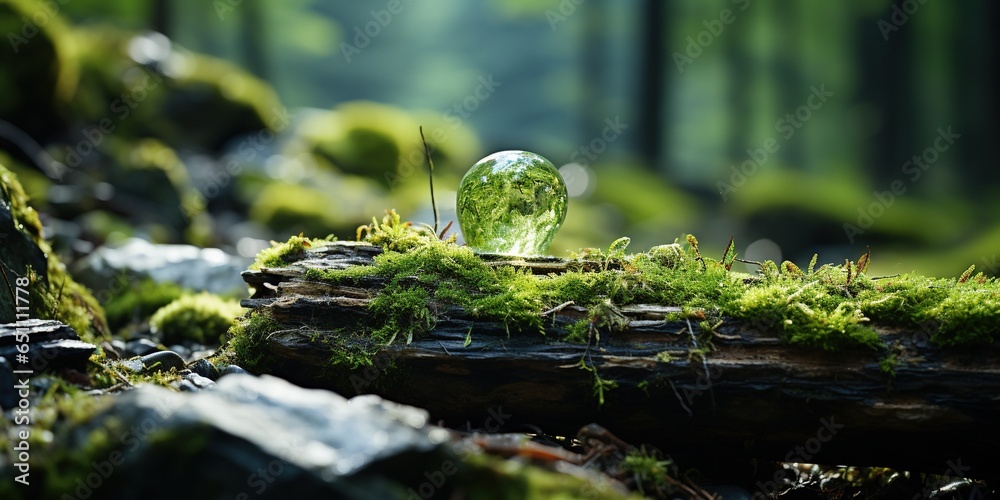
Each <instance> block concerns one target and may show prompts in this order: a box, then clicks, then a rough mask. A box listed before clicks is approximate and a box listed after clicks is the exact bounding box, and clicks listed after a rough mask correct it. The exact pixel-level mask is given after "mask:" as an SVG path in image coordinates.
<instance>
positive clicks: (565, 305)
mask: <svg viewBox="0 0 1000 500" xmlns="http://www.w3.org/2000/svg"><path fill="white" fill-rule="evenodd" d="M574 304H575V302H573V301H572V300H569V301H566V302H563V303H562V304H559V305H558V306H555V307H553V308H552V309H549V310H548V311H545V312H543V313H542V314H541V315H542V316H548V315H550V314H552V313H557V312H559V311H562V310H563V309H565V308H567V307H569V306H571V305H574Z"/></svg>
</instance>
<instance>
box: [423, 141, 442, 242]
mask: <svg viewBox="0 0 1000 500" xmlns="http://www.w3.org/2000/svg"><path fill="white" fill-rule="evenodd" d="M420 141H421V142H423V143H424V156H426V157H427V169H428V177H429V178H430V182H431V208H432V209H433V210H434V234H437V233H438V225H439V224H440V223H441V220H440V219H438V207H437V202H436V201H434V161H433V160H431V149H430V148H429V147H428V146H427V139H424V127H423V126H421V127H420Z"/></svg>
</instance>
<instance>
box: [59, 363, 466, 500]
mask: <svg viewBox="0 0 1000 500" xmlns="http://www.w3.org/2000/svg"><path fill="white" fill-rule="evenodd" d="M185 382H188V381H186V380H185V381H182V383H181V387H186V384H184V383H185ZM191 385H192V386H193V385H194V384H191ZM181 390H182V391H189V390H190V388H187V389H181ZM112 423H118V424H119V425H120V427H119V428H121V429H139V431H136V433H135V434H134V435H130V438H132V441H130V446H129V447H128V448H125V449H126V450H128V451H127V454H126V460H125V462H124V463H123V464H122V465H121V466H119V468H118V469H116V470H115V473H114V474H113V475H111V476H109V478H108V479H107V480H106V481H105V482H104V483H103V484H102V485H101V491H100V496H101V497H102V498H147V499H167V498H170V499H174V498H221V497H226V498H238V497H240V495H239V494H240V493H241V492H243V493H246V494H247V496H246V497H247V498H255V499H281V498H319V497H326V498H346V499H368V498H401V495H405V494H406V493H405V492H407V491H408V489H410V488H417V487H419V485H420V484H421V483H422V482H425V481H427V479H426V478H425V477H424V476H423V474H424V473H425V472H428V471H431V472H433V471H439V470H440V468H441V464H443V463H445V462H446V461H451V463H453V464H460V463H461V459H460V458H459V457H458V456H457V454H456V453H455V452H454V451H453V449H452V447H451V446H449V445H448V444H446V441H447V440H448V438H449V435H448V432H447V431H445V430H443V429H440V428H436V427H434V426H431V425H429V424H428V414H427V412H426V411H424V410H420V409H417V408H413V407H409V406H403V405H399V404H395V403H391V402H388V401H384V400H382V399H380V398H378V397H376V396H371V395H366V396H358V397H355V398H353V399H350V400H347V399H345V398H343V397H341V396H339V395H337V394H335V393H332V392H329V391H323V390H314V389H303V388H300V387H297V386H294V385H292V384H290V383H289V382H286V381H284V380H282V379H279V378H275V377H270V376H263V377H260V378H257V377H253V376H249V375H234V376H231V377H225V378H224V379H223V380H221V381H220V382H219V383H218V384H217V385H216V387H215V388H214V389H212V390H201V391H196V392H194V393H186V392H184V393H182V392H173V391H170V390H169V389H164V388H162V387H157V386H154V385H152V384H147V385H143V386H140V387H138V388H136V389H134V390H132V391H128V392H127V393H125V394H123V395H121V396H120V397H119V398H118V399H117V400H116V401H115V403H114V404H113V405H112V406H111V407H110V408H109V409H107V410H106V411H105V412H104V413H102V414H100V415H98V416H96V417H95V418H94V419H93V420H92V421H91V423H90V424H88V426H89V427H90V428H92V429H93V428H95V427H98V428H99V427H103V426H105V425H111V424H112ZM142 429H155V435H156V437H157V439H148V437H147V436H148V435H149V434H150V433H144V432H143V431H142ZM87 435H88V433H87V432H74V433H73V434H72V436H74V438H71V439H70V442H66V443H65V444H64V446H66V447H67V449H74V448H73V447H74V446H78V445H80V444H82V442H83V440H85V439H86V436H87ZM73 439H76V440H79V441H81V442H80V443H75V442H72V440H73ZM133 442H134V444H131V443H133ZM149 471H156V486H155V487H154V488H151V487H150V479H149V477H150V476H149V475H148V472H149ZM262 471H263V472H262ZM264 474H266V476H264ZM264 477H266V478H267V479H266V480H265V479H264ZM248 485H249V486H248ZM451 488H453V486H452V482H449V483H447V484H445V485H444V486H443V487H442V489H441V491H440V493H441V494H444V495H445V496H446V497H447V494H448V493H450V492H451V491H449V490H451Z"/></svg>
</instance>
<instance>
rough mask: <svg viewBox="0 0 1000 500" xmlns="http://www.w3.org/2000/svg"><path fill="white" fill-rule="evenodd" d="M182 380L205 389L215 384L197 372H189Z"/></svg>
mask: <svg viewBox="0 0 1000 500" xmlns="http://www.w3.org/2000/svg"><path fill="white" fill-rule="evenodd" d="M184 380H187V381H188V382H191V383H192V384H194V385H196V386H197V387H198V388H199V389H207V388H209V387H212V386H213V385H215V382H213V381H212V380H210V379H208V378H206V377H202V376H201V375H198V374H197V373H189V374H187V375H184Z"/></svg>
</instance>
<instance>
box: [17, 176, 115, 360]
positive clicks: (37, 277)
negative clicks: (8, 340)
mask: <svg viewBox="0 0 1000 500" xmlns="http://www.w3.org/2000/svg"><path fill="white" fill-rule="evenodd" d="M0 190H2V195H3V196H2V207H0V235H2V236H3V245H2V246H0V259H2V262H3V265H4V278H5V283H4V285H6V286H4V287H3V290H2V291H0V321H3V322H10V321H14V320H15V319H19V318H18V317H17V316H16V314H15V311H17V309H16V307H17V306H19V305H20V306H24V305H25V303H24V300H23V299H24V298H26V299H27V304H28V311H27V313H28V314H29V315H30V317H31V318H38V319H55V320H59V321H62V322H63V323H66V324H68V325H70V326H72V327H73V328H74V329H75V330H76V331H77V332H78V333H79V334H80V337H81V338H82V339H83V340H85V341H87V342H95V341H97V340H99V339H100V338H102V337H104V336H106V335H107V330H108V328H107V324H106V322H105V319H104V311H103V309H101V306H100V305H99V304H98V303H97V301H96V300H95V299H94V297H93V295H91V293H90V291H89V290H87V289H86V288H85V287H83V286H82V285H80V284H78V283H77V282H76V281H74V280H73V278H72V277H70V276H69V274H68V273H67V272H66V268H65V266H64V265H63V264H62V263H61V262H59V259H58V257H56V255H55V253H53V252H52V249H51V248H50V247H49V244H48V243H47V242H46V241H45V240H44V239H43V238H42V225H41V222H39V220H38V214H37V213H36V212H35V210H34V209H33V208H31V206H29V205H28V197H27V195H25V194H24V190H23V189H22V188H21V185H20V183H18V181H17V177H16V176H15V175H14V174H13V173H12V172H10V171H9V170H7V169H6V168H5V167H3V166H2V165H0ZM22 283H30V285H28V286H23V285H22ZM21 289H23V290H24V292H26V294H25V293H23V292H21ZM19 298H20V299H19Z"/></svg>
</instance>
